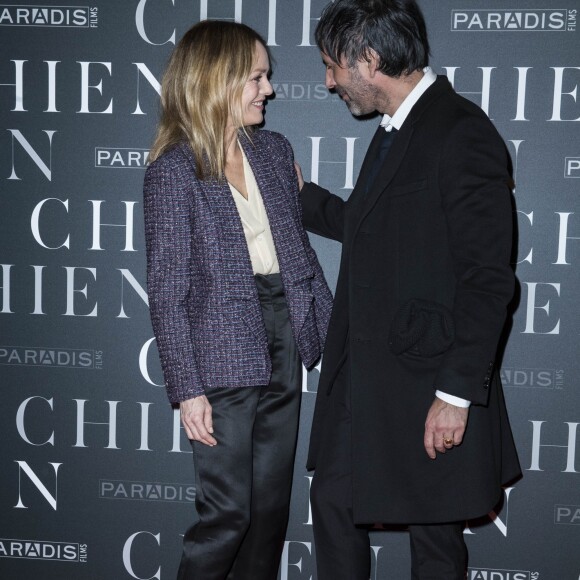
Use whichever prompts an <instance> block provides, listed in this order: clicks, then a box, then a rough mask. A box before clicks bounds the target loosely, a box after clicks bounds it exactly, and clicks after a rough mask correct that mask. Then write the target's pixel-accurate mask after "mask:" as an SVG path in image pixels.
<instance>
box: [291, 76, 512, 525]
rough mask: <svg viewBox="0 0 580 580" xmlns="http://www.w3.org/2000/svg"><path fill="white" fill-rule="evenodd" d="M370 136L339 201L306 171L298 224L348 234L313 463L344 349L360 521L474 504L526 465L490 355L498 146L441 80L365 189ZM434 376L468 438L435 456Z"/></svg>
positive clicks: (502, 278)
mask: <svg viewBox="0 0 580 580" xmlns="http://www.w3.org/2000/svg"><path fill="white" fill-rule="evenodd" d="M379 130H381V131H382V129H379ZM376 148H377V136H375V138H374V139H373V141H372V142H371V145H370V147H369V151H368V152H367V156H366V158H365V161H364V163H363V166H362V169H361V173H360V176H359V179H358V182H357V186H356V187H355V188H354V190H353V192H352V194H351V196H350V198H349V199H348V201H346V202H343V200H342V199H340V198H339V197H337V196H334V195H332V194H330V193H329V192H328V191H326V190H324V189H322V188H320V187H318V186H317V185H314V184H306V185H305V186H304V188H303V190H302V194H301V198H302V204H303V212H304V223H305V225H306V227H307V229H309V230H311V231H313V232H315V233H318V234H321V235H323V236H326V237H330V238H332V239H335V240H339V241H341V242H342V244H343V248H342V258H341V265H340V273H339V278H338V283H337V289H336V296H335V303H334V308H333V313H332V316H331V322H330V328H329V332H328V339H327V345H326V349H325V352H324V356H323V363H322V373H321V377H320V382H319V387H318V396H317V402H316V411H315V416H314V422H313V427H312V435H311V445H310V453H309V461H308V466H309V467H310V468H314V467H315V465H316V456H317V453H318V443H319V441H320V438H321V432H322V431H323V430H324V425H325V422H326V421H332V417H330V416H327V413H326V409H327V405H326V403H327V401H328V392H329V389H331V388H332V383H333V379H334V375H335V373H336V371H337V369H338V367H339V365H340V359H341V357H342V356H344V353H345V352H348V354H349V357H350V363H351V369H352V371H351V383H352V437H353V447H352V457H353V466H354V472H353V486H354V489H353V496H354V497H353V502H354V503H353V507H354V520H355V522H356V523H374V522H383V523H441V522H446V521H456V520H463V519H469V518H473V517H478V516H481V515H484V514H485V513H487V512H489V511H490V510H491V509H492V508H493V507H494V506H495V505H496V504H497V502H498V501H499V499H500V495H501V485H502V484H503V483H506V482H508V481H510V480H512V479H514V478H515V477H517V476H518V475H519V474H520V468H519V463H518V459H517V455H516V451H515V447H514V443H513V439H512V435H511V430H510V427H509V423H508V419H507V414H506V408H505V403H504V399H503V392H502V386H501V382H500V380H499V374H498V369H497V368H496V366H495V358H496V351H497V347H498V340H499V338H500V334H501V332H502V329H503V327H504V324H505V321H506V314H507V312H506V308H507V305H508V303H509V302H510V300H511V298H512V294H513V289H514V274H513V271H512V268H511V267H510V254H511V246H512V209H511V199H510V188H509V174H508V170H507V167H508V159H507V153H506V150H505V146H504V144H503V142H502V140H501V137H500V136H499V134H498V133H497V131H496V130H495V128H494V127H493V125H492V123H491V122H490V121H489V119H488V118H487V116H486V115H485V114H484V113H483V112H482V111H481V109H480V108H478V107H477V106H475V105H474V104H473V103H471V102H469V101H467V100H466V99H464V98H462V97H460V96H459V95H457V94H456V93H455V92H454V91H453V89H452V88H451V86H450V84H449V82H448V81H447V79H446V78H445V77H439V78H438V79H437V81H436V82H435V83H434V84H433V85H431V87H429V89H428V90H427V91H426V92H425V93H424V94H423V96H422V97H421V98H420V99H419V101H418V102H417V103H416V104H415V106H414V107H413V109H412V110H411V112H410V114H409V116H408V117H407V119H406V120H405V122H404V124H403V126H402V127H401V130H400V131H399V132H398V134H397V135H396V137H395V139H394V141H393V144H392V146H391V149H390V151H389V154H388V156H387V159H386V161H385V163H384V166H383V167H382V169H381V170H380V172H379V174H378V176H377V178H376V180H375V182H374V186H373V187H372V188H371V189H370V191H369V192H368V193H366V194H365V193H364V187H363V185H362V184H364V182H365V176H366V173H367V172H368V169H369V162H370V159H372V158H373V155H374V154H375V151H376ZM401 351H403V352H401ZM397 353H398V354H397ZM434 389H440V390H442V391H444V392H446V393H449V394H452V395H456V396H458V397H462V398H464V399H468V400H470V401H472V406H471V409H470V412H469V421H468V426H467V430H466V433H465V437H464V442H463V444H462V445H460V446H459V447H456V448H454V449H453V450H452V451H450V452H447V453H446V454H445V455H441V454H439V455H438V457H437V459H436V460H431V459H429V458H428V456H427V454H426V452H425V449H424V447H423V434H424V425H425V419H426V416H427V412H428V410H429V407H430V405H431V403H432V402H433V399H434V394H435V393H434Z"/></svg>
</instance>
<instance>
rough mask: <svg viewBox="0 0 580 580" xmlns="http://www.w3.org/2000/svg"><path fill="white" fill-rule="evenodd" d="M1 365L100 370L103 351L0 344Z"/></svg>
mask: <svg viewBox="0 0 580 580" xmlns="http://www.w3.org/2000/svg"><path fill="white" fill-rule="evenodd" d="M0 365H16V366H35V367H58V368H79V369H95V370H100V369H101V368H102V367H103V351H102V350H92V349H80V348H41V347H32V346H0Z"/></svg>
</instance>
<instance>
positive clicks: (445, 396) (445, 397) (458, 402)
mask: <svg viewBox="0 0 580 580" xmlns="http://www.w3.org/2000/svg"><path fill="white" fill-rule="evenodd" d="M435 396H436V397H437V398H438V399H441V400H442V401H445V402H446V403H449V404H450V405H455V406H456V407H462V408H464V409H468V408H469V407H470V406H471V401H468V400H467V399H462V398H461V397H456V396H455V395H450V394H449V393H444V392H442V391H435Z"/></svg>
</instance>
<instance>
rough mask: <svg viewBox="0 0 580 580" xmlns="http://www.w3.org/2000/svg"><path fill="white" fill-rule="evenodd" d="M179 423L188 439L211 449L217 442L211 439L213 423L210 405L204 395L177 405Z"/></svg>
mask: <svg viewBox="0 0 580 580" xmlns="http://www.w3.org/2000/svg"><path fill="white" fill-rule="evenodd" d="M179 410H180V413H181V422H182V423H183V427H184V428H185V432H186V433H187V436H188V437H189V438H190V439H193V440H194V441H199V442H200V443H203V444H204V445H209V446H210V447H213V446H214V445H217V441H216V440H215V439H214V438H213V437H212V435H211V433H213V421H212V416H211V405H210V404H209V401H208V400H207V397H206V396H205V395H201V396H199V397H194V398H193V399H187V400H186V401H182V402H181V403H180V404H179Z"/></svg>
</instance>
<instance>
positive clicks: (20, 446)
mask: <svg viewBox="0 0 580 580" xmlns="http://www.w3.org/2000/svg"><path fill="white" fill-rule="evenodd" d="M0 1H1V0H0ZM12 1H13V2H14V0H12ZM325 4H326V0H124V1H122V2H119V1H115V0H95V1H94V2H93V3H91V4H90V5H87V6H81V5H73V2H72V1H70V0H54V1H49V0H41V2H40V3H38V4H32V3H25V2H23V1H22V0H17V1H16V3H12V4H8V3H5V4H4V3H3V4H0V43H1V50H0V114H1V119H2V124H1V127H0V396H1V403H0V429H1V431H0V432H1V434H2V436H1V439H0V446H1V453H0V578H2V580H16V579H32V578H43V579H45V580H63V579H67V580H68V579H70V580H111V579H113V580H131V579H136V580H151V579H154V578H155V579H157V580H168V579H171V578H174V577H175V573H176V570H177V565H178V561H179V557H180V553H181V541H182V533H183V532H184V530H185V529H186V528H187V527H188V526H189V525H190V524H191V523H192V522H193V521H194V520H195V517H196V516H195V505H194V499H195V486H194V483H193V482H194V474H193V466H192V457H191V452H190V447H189V445H188V442H187V439H186V437H185V435H184V432H183V429H182V428H181V427H180V423H179V417H178V414H177V413H176V412H175V410H173V409H172V408H171V407H170V405H169V404H168V403H167V400H166V397H165V392H164V388H163V379H162V375H161V369H160V365H159V362H158V358H157V349H156V344H155V340H154V338H153V334H152V330H151V325H150V322H149V312H148V306H147V293H146V283H145V255H144V235H143V220H142V182H143V176H144V168H145V166H146V164H147V155H148V148H149V147H150V145H151V142H152V137H153V135H154V130H155V125H156V122H157V118H158V99H159V84H160V80H161V75H162V71H163V69H164V66H165V63H166V61H167V58H168V56H169V54H170V52H171V50H172V48H173V47H174V45H175V42H176V41H177V40H179V38H180V37H181V35H182V34H183V33H184V32H185V31H186V30H187V29H188V28H189V27H190V26H191V25H192V24H194V23H196V22H198V21H200V20H203V19H206V18H219V19H235V20H237V21H242V22H244V23H246V24H248V25H250V26H252V27H254V28H256V29H257V30H258V31H259V32H260V33H261V34H262V35H263V36H264V38H265V39H266V40H267V43H268V45H269V46H270V48H271V51H272V54H273V56H274V59H275V64H274V72H273V77H272V82H273V86H274V90H275V98H273V99H272V100H271V101H270V102H269V104H268V106H267V113H266V127H267V128H268V129H272V130H276V131H280V132H281V133H283V134H285V135H286V136H287V137H288V138H289V139H290V141H291V143H292V145H293V146H294V150H295V154H296V158H297V160H298V161H299V162H300V164H301V165H302V167H303V170H304V173H305V176H306V178H307V179H310V180H312V181H315V182H317V183H319V184H321V185H323V186H325V187H327V188H329V189H331V190H333V191H335V192H337V193H338V194H340V195H341V196H343V197H345V198H346V197H348V195H349V194H350V192H351V190H352V188H353V185H354V183H355V181H356V177H357V174H358V171H359V168H360V164H361V162H362V158H363V155H364V153H365V150H366V147H367V145H368V143H369V141H370V138H371V135H372V133H373V132H374V129H375V127H376V124H377V123H378V119H377V118H375V119H370V120H365V121H357V120H356V119H354V118H353V117H351V115H350V114H349V113H348V111H347V109H346V107H345V106H344V104H343V103H342V102H341V101H340V99H339V98H338V97H337V96H336V95H332V94H329V93H328V91H327V90H326V89H325V87H324V68H323V66H322V64H321V60H320V56H319V53H318V51H317V49H316V47H315V46H314V40H313V33H314V28H315V26H316V22H317V19H318V17H319V15H320V12H321V10H322V8H323V6H324V5H325ZM421 4H422V7H423V9H424V12H425V16H426V19H427V22H428V25H429V30H430V38H431V43H432V53H433V54H432V64H433V67H434V68H435V70H436V71H437V72H438V73H440V74H444V75H447V76H448V77H449V79H450V80H451V82H452V83H453V85H454V86H455V89H456V90H457V91H458V92H459V93H461V94H463V95H465V96H466V97H467V98H469V99H471V100H472V101H474V102H475V103H477V104H478V105H480V106H481V107H482V108H483V110H484V111H485V112H486V113H487V114H488V115H489V116H490V118H491V119H492V120H493V122H494V123H495V125H496V126H497V128H498V129H499V131H500V133H501V134H502V136H503V138H504V140H505V143H506V147H507V148H508V149H509V151H510V154H511V159H512V163H513V175H514V181H515V189H514V198H515V204H516V215H515V216H514V217H515V218H516V219H517V222H518V224H519V227H518V239H517V250H516V251H514V258H513V259H514V267H515V268H516V272H517V277H518V290H517V296H516V298H515V300H514V304H513V317H512V320H511V322H510V325H509V336H508V337H507V338H506V343H505V345H504V347H503V349H502V353H503V355H502V365H501V366H502V371H501V374H502V378H503V382H504V386H505V394H506V399H507V403H508V407H509V411H510V415H511V422H512V426H513V430H514V434H515V438H516V443H517V447H518V450H519V453H520V458H521V463H522V468H523V471H524V477H523V479H522V480H521V481H519V482H517V483H516V484H515V485H514V486H513V487H509V488H506V489H505V492H504V498H503V502H502V504H501V505H499V506H497V509H496V510H494V511H493V512H492V513H490V514H489V515H488V516H486V517H484V518H482V519H481V520H478V521H473V522H468V523H467V528H466V530H465V534H466V540H467V544H468V547H469V549H470V561H469V566H470V568H469V579H470V580H578V579H579V578H580V549H579V546H580V442H579V439H580V429H579V425H580V378H579V373H580V357H579V343H580V341H579V332H580V308H579V296H580V294H579V291H580V288H579V285H580V276H579V274H578V272H579V266H580V213H579V211H578V198H579V196H580V94H579V93H580V30H579V29H578V19H579V18H580V14H579V6H578V3H577V1H576V0H563V1H562V2H560V1H558V2H555V0H549V1H547V0H525V1H523V0H509V1H508V0H486V1H483V0H479V1H477V0H437V1H432V0H423V1H422V3H421ZM312 242H313V245H314V246H315V249H316V250H317V252H318V254H319V256H320V260H321V262H322V264H323V267H324V270H325V273H326V275H327V277H328V280H329V283H330V284H331V286H333V287H334V284H335V282H336V275H337V267H338V259H339V255H340V246H339V245H338V244H336V243H334V242H329V241H327V240H323V239H321V238H318V237H316V236H313V237H312ZM317 379H318V371H317V370H314V371H312V372H311V373H309V374H308V375H305V377H304V383H303V405H302V417H301V430H300V439H299V448H298V454H297V459H296V468H295V473H294V488H293V499H292V510H291V517H290V524H289V528H288V533H287V538H286V544H285V549H284V554H283V558H282V562H281V567H280V573H279V578H280V580H314V579H315V578H316V570H315V564H316V563H315V552H314V545H313V539H312V519H311V512H310V506H309V499H308V495H309V487H310V482H311V474H310V473H308V472H306V471H305V468H304V463H305V455H306V450H307V441H308V435H309V430H310V421H311V418H312V411H313V404H314V399H315V393H316V388H317ZM393 469H397V466H396V465H393ZM387 499H388V498H387ZM434 501H436V498H434ZM409 561H410V560H409V547H408V536H407V534H406V532H405V530H404V528H399V529H392V530H387V531H382V530H377V531H376V532H373V533H372V580H406V579H409V578H410V572H409Z"/></svg>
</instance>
